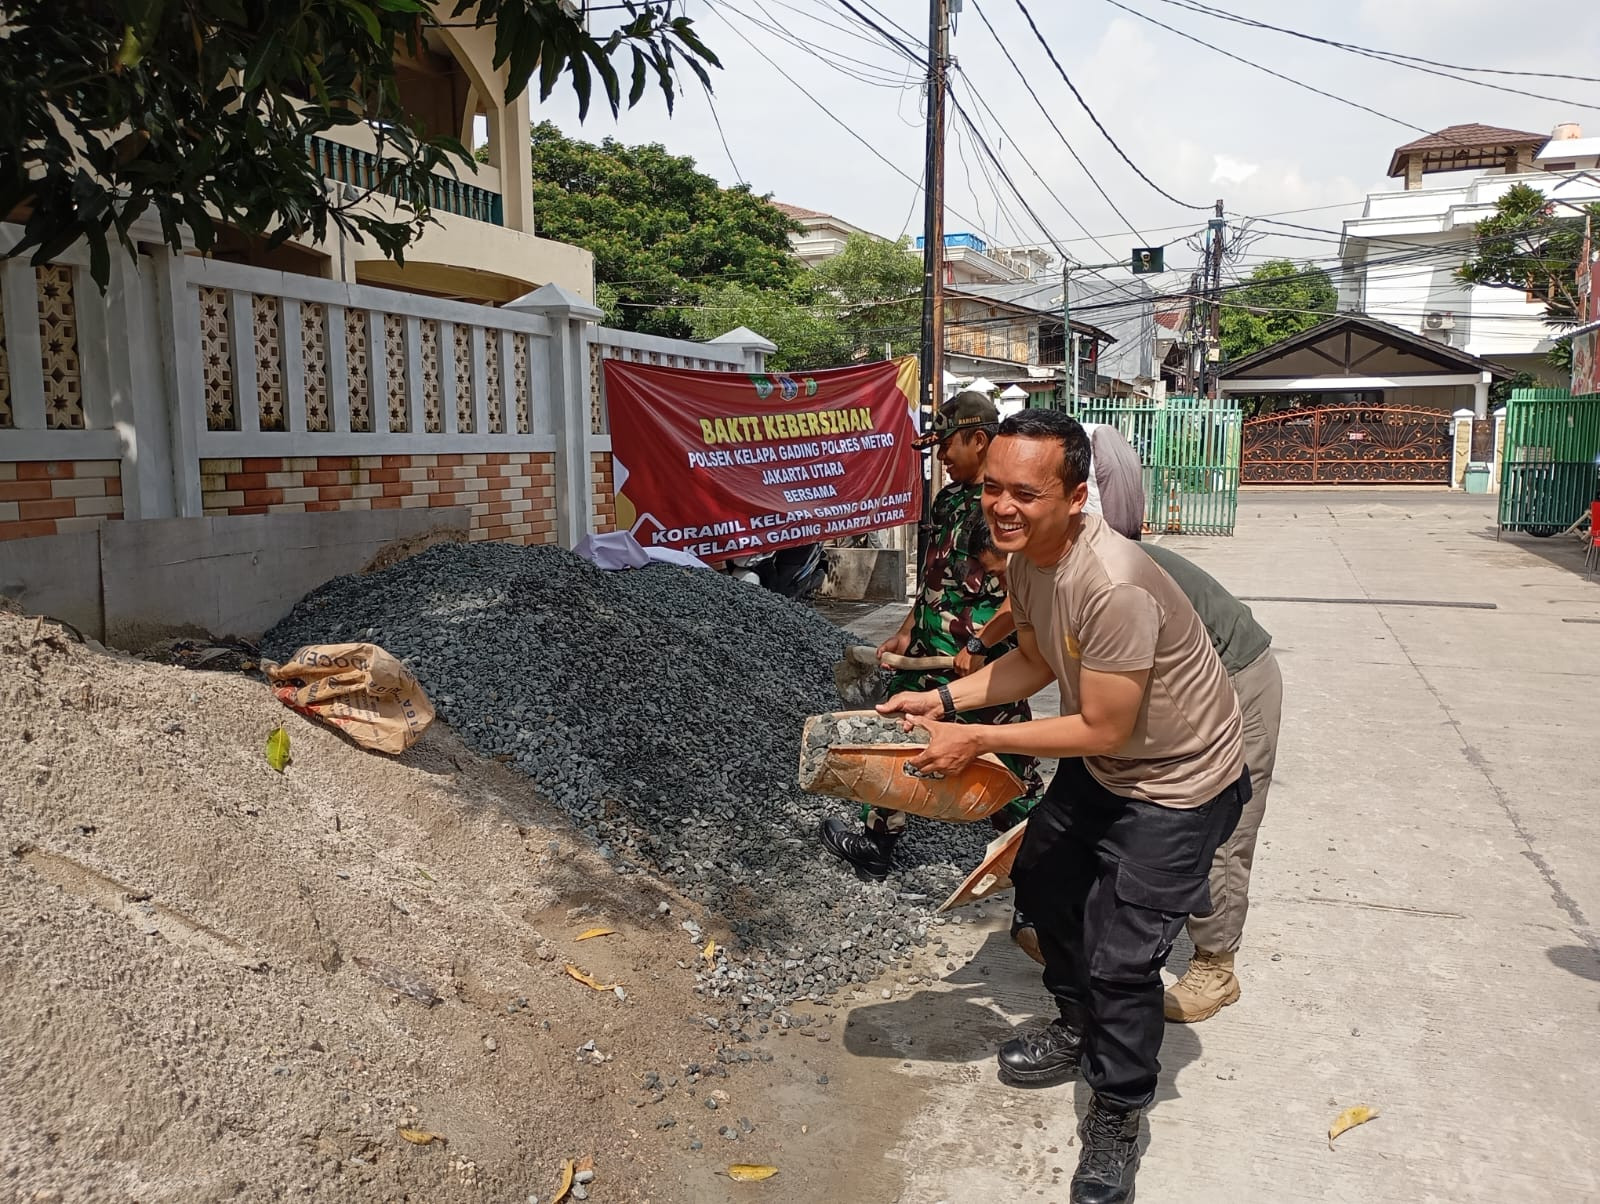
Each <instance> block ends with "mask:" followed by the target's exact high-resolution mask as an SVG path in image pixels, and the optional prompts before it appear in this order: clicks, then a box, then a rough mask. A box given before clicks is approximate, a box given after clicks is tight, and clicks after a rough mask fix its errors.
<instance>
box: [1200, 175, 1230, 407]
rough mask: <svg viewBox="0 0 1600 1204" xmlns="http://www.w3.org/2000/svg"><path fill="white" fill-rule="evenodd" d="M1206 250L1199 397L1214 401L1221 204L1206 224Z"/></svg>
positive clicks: (1219, 327)
mask: <svg viewBox="0 0 1600 1204" xmlns="http://www.w3.org/2000/svg"><path fill="white" fill-rule="evenodd" d="M1206 226H1207V233H1208V234H1209V235H1210V237H1209V238H1208V239H1207V243H1208V247H1207V250H1208V251H1209V253H1210V259H1209V262H1208V263H1207V264H1206V296H1207V298H1208V303H1207V307H1206V308H1207V310H1208V313H1207V314H1206V343H1205V354H1204V357H1203V358H1202V359H1201V361H1200V395H1201V396H1203V397H1215V396H1216V395H1217V378H1218V377H1219V376H1220V375H1221V373H1220V372H1219V371H1218V370H1217V369H1215V368H1213V367H1212V366H1211V357H1212V355H1213V353H1215V354H1216V355H1217V356H1218V359H1219V362H1220V357H1221V347H1222V244H1223V242H1224V239H1225V230H1226V228H1227V220H1226V219H1225V218H1224V217H1223V207H1222V201H1221V200H1218V201H1217V215H1216V216H1215V217H1214V218H1212V219H1211V220H1210V221H1209V222H1207V223H1206Z"/></svg>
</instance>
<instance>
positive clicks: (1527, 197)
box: [1456, 184, 1600, 367]
mask: <svg viewBox="0 0 1600 1204" xmlns="http://www.w3.org/2000/svg"><path fill="white" fill-rule="evenodd" d="M1586 217H1587V219H1588V220H1589V221H1591V222H1594V221H1595V219H1600V204H1590V205H1587V206H1585V207H1584V208H1583V210H1582V212H1574V211H1573V210H1572V209H1570V208H1567V207H1566V206H1557V205H1555V204H1553V203H1552V202H1551V201H1550V200H1549V199H1548V198H1547V197H1546V196H1545V195H1544V193H1542V192H1540V191H1539V190H1538V189H1537V188H1534V187H1533V186H1532V185H1530V184H1513V185H1512V186H1511V187H1510V188H1508V189H1506V192H1505V195H1504V196H1502V197H1501V198H1500V199H1499V200H1498V201H1496V202H1495V207H1494V215H1493V216H1492V217H1486V218H1484V219H1483V221H1481V222H1479V223H1478V227H1477V229H1476V230H1475V231H1474V234H1473V236H1474V240H1475V244H1476V245H1475V246H1474V248H1473V255H1472V258H1471V259H1469V260H1468V261H1467V262H1466V263H1465V264H1463V265H1462V266H1461V267H1460V268H1459V269H1458V270H1457V272H1456V275H1457V276H1458V277H1459V278H1460V279H1462V280H1464V281H1465V282H1466V283H1467V284H1469V285H1472V286H1473V287H1475V288H1506V289H1515V290H1516V291H1518V292H1525V293H1527V294H1528V295H1529V296H1532V297H1537V298H1539V299H1540V300H1542V301H1543V302H1544V318H1545V322H1546V324H1548V325H1549V326H1550V327H1551V328H1552V332H1553V333H1559V332H1560V331H1563V330H1565V329H1567V328H1569V327H1571V326H1572V325H1574V324H1575V323H1576V322H1577V320H1578V315H1579V314H1580V313H1581V312H1582V310H1581V308H1580V307H1581V304H1582V299H1581V294H1580V293H1579V291H1578V280H1577V274H1578V265H1579V263H1580V262H1581V261H1582V259H1583V245H1584V222H1585V218H1586ZM1597 228H1600V227H1597ZM1571 356H1572V346H1571V344H1570V343H1565V342H1559V341H1558V342H1557V343H1556V344H1555V347H1554V349H1553V350H1552V351H1551V352H1550V355H1549V357H1548V358H1549V361H1550V363H1551V364H1553V365H1556V366H1560V367H1566V366H1568V365H1569V364H1570V363H1571Z"/></svg>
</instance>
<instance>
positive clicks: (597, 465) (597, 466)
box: [589, 452, 617, 534]
mask: <svg viewBox="0 0 1600 1204" xmlns="http://www.w3.org/2000/svg"><path fill="white" fill-rule="evenodd" d="M589 492H590V501H591V503H592V505H593V508H594V529H595V531H596V532H597V533H601V534H604V533H605V532H607V531H615V530H616V529H617V493H616V487H615V484H614V477H613V474H612V468H611V453H610V452H591V453H590V454H589Z"/></svg>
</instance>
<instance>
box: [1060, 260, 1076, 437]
mask: <svg viewBox="0 0 1600 1204" xmlns="http://www.w3.org/2000/svg"><path fill="white" fill-rule="evenodd" d="M1061 337H1062V347H1063V349H1064V350H1065V351H1066V353H1067V406H1066V408H1067V413H1069V414H1070V413H1071V412H1072V411H1073V410H1075V409H1077V408H1078V337H1077V336H1076V335H1075V334H1073V333H1072V260H1071V259H1069V258H1067V256H1065V255H1063V256H1062V257H1061Z"/></svg>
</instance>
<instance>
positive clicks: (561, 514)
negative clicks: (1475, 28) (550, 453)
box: [504, 284, 604, 548]
mask: <svg viewBox="0 0 1600 1204" xmlns="http://www.w3.org/2000/svg"><path fill="white" fill-rule="evenodd" d="M504 308H506V309H511V310H520V311H521V312H524V313H534V314H540V315H542V316H544V317H545V318H547V319H549V322H550V360H549V362H550V376H549V380H548V382H547V385H546V387H547V388H548V390H549V393H548V396H549V397H550V401H551V405H550V412H551V425H552V426H553V427H554V434H555V438H556V458H555V491H556V537H557V542H558V543H560V544H561V546H562V547H564V548H573V547H576V546H577V545H578V541H579V540H581V539H582V538H583V537H584V536H585V535H588V534H589V533H590V532H591V531H592V530H593V523H594V519H593V512H592V509H591V506H590V492H591V491H590V488H589V486H590V480H589V476H590V471H591V469H590V461H589V435H590V430H589V422H590V420H589V351H588V343H589V337H588V330H587V328H588V327H589V326H590V325H592V324H593V323H596V322H598V321H599V320H600V319H601V317H603V316H604V315H603V314H602V313H601V311H600V310H599V309H598V308H597V307H595V306H593V305H590V304H589V303H588V302H587V301H585V300H583V299H582V298H581V297H578V296H576V295H574V294H573V293H569V292H568V291H567V290H566V289H564V288H562V287H561V286H560V285H559V284H547V285H545V286H544V287H543V288H541V289H537V290H536V291H534V292H531V293H528V294H527V295H525V296H522V297H518V298H517V299H516V300H515V301H509V302H507V303H506V305H505V306H504Z"/></svg>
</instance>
